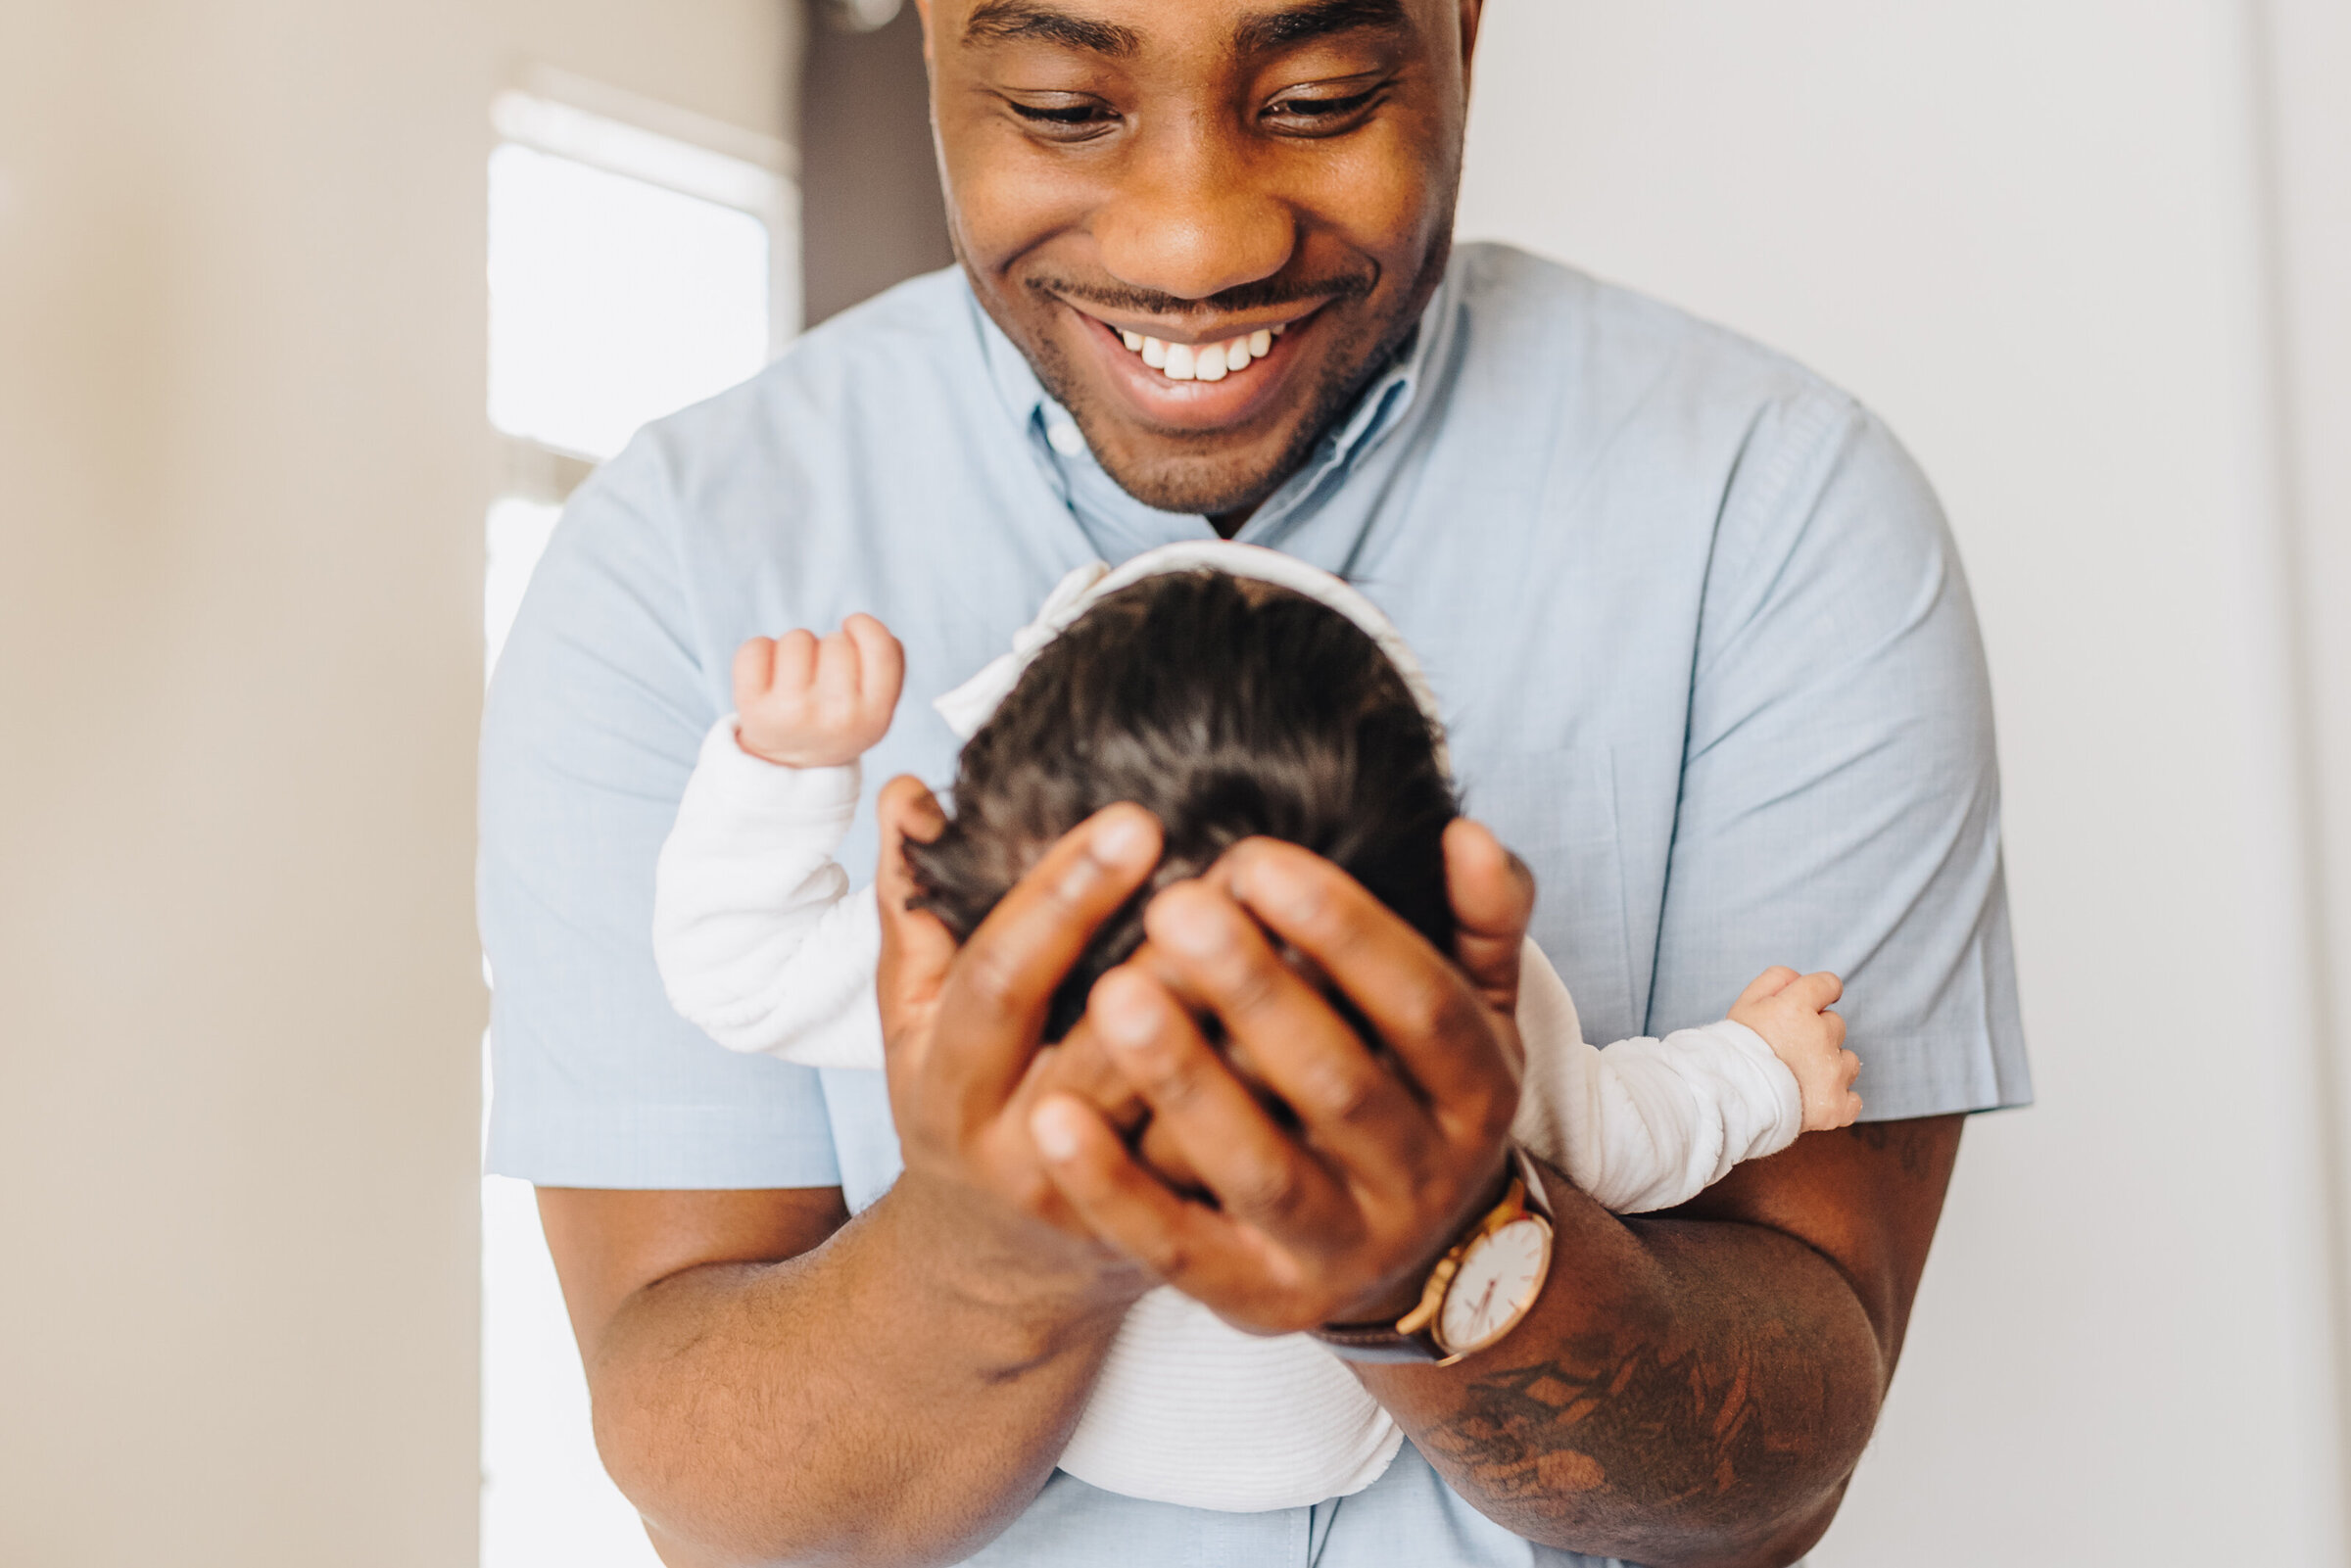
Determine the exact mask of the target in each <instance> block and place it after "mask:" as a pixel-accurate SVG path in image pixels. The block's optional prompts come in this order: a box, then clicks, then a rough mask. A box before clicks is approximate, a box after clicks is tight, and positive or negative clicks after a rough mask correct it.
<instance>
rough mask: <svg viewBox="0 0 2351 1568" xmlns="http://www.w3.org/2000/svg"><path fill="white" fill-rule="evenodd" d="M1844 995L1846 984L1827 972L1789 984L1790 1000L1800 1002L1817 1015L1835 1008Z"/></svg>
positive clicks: (1810, 975)
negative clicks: (1824, 1010) (1829, 1008)
mask: <svg viewBox="0 0 2351 1568" xmlns="http://www.w3.org/2000/svg"><path fill="white" fill-rule="evenodd" d="M1844 994H1845V982H1844V981H1843V980H1841V979H1839V978H1838V977H1837V976H1836V975H1834V974H1830V973H1829V972H1828V971H1826V970H1821V971H1818V972H1817V973H1815V974H1805V975H1800V976H1799V977H1798V978H1796V979H1794V980H1791V981H1789V983H1788V998H1789V1000H1790V1001H1793V1002H1800V1003H1802V1004H1803V1005H1804V1006H1805V1007H1806V1008H1808V1009H1810V1010H1811V1011H1812V1012H1815V1013H1818V1012H1820V1011H1822V1010H1823V1009H1825V1008H1828V1007H1831V1006H1834V1005H1835V1004H1836V1001H1837V999H1838V998H1839V997H1841V996H1843V995H1844Z"/></svg>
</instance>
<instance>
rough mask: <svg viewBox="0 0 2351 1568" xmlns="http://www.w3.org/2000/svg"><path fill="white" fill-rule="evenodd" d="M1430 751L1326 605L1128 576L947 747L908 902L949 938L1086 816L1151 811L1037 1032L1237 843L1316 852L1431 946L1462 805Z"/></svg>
mask: <svg viewBox="0 0 2351 1568" xmlns="http://www.w3.org/2000/svg"><path fill="white" fill-rule="evenodd" d="M1439 758H1440V751H1439V747H1438V741H1437V735H1436V732H1435V730H1434V728H1433V727H1432V726H1431V724H1430V722H1429V720H1428V718H1427V717H1426V716H1425V715H1424V714H1423V713H1422V712H1421V711H1420V708H1419V705H1418V704H1417V703H1416V702H1415V700H1414V698H1413V693H1412V691H1411V689H1409V688H1408V687H1407V686H1406V685H1405V682H1404V678H1403V676H1402V675H1401V674H1400V673H1399V672H1398V671H1397V668H1396V666H1395V665H1394V664H1393V663H1392V662H1390V660H1389V658H1388V656H1387V654H1386V653H1384V652H1382V651H1381V649H1380V647H1379V644H1378V643H1376V642H1374V641H1372V640H1371V638H1370V636H1369V635H1368V634H1367V633H1366V632H1365V631H1364V630H1363V629H1362V628H1360V627H1358V626H1357V625H1356V624H1355V623H1354V622H1353V621H1351V620H1349V619H1348V618H1347V617H1346V616H1344V615H1342V614H1340V613H1339V612H1338V611H1337V610H1334V609H1332V608H1330V607H1329V606H1328V605H1325V604H1322V603H1319V602H1318V601H1316V600H1314V599H1311V598H1308V597H1306V596H1305V595H1303V594H1295V593H1292V592H1291V591H1289V590H1288V589H1284V588H1278V587H1275V586H1274V585H1272V584H1270V583H1265V582H1260V581H1258V580H1256V579H1253V578H1239V577H1233V576H1229V575H1227V574H1224V573H1222V572H1211V571H1193V572H1175V573H1169V574H1165V575H1162V576H1157V577H1148V578H1145V579H1143V580H1142V581H1141V582H1139V583H1136V584H1133V585H1132V586H1130V587H1128V588H1125V589H1122V590H1120V591H1119V592H1117V593H1115V594H1110V595H1108V596H1107V597H1105V598H1103V599H1102V600H1101V601H1100V602H1099V603H1097V604H1095V605H1094V606H1093V607H1092V608H1090V609H1088V610H1087V611H1086V612H1085V614H1084V615H1083V616H1081V617H1080V619H1079V620H1078V621H1077V622H1076V623H1075V624H1073V625H1072V626H1071V627H1070V628H1069V630H1068V631H1066V632H1064V633H1063V634H1062V635H1061V636H1060V637H1058V638H1056V639H1055V640H1054V641H1052V642H1050V643H1048V644H1047V645H1046V646H1045V648H1044V649H1043V650H1042V651H1041V652H1040V653H1038V655H1037V656H1036V658H1035V660H1034V662H1032V664H1031V665H1030V666H1029V668H1028V669H1027V670H1026V671H1024V672H1023V673H1022V675H1021V679H1020V683H1019V685H1017V686H1016V687H1015V688H1014V689H1013V690H1012V693H1011V694H1010V695H1009V696H1007V697H1006V698H1005V699H1004V703H1003V706H1001V707H999V708H998V709H997V710H996V712H995V714H994V716H993V717H991V718H990V719H989V720H988V721H987V723H986V724H985V725H984V726H982V727H981V729H980V731H979V733H978V734H976V735H974V736H972V738H971V741H970V743H969V744H967V745H966V746H965V747H964V748H963V756H962V759H961V761H960V763H959V764H958V767H957V772H956V776H955V792H954V816H953V818H952V820H951V821H950V822H949V823H948V825H947V828H946V831H945V832H942V833H941V834H940V835H939V836H938V838H937V839H936V841H934V842H932V843H930V844H909V845H908V846H907V858H908V860H909V862H910V863H911V865H912V869H913V872H914V878H915V882H916V885H917V886H918V887H919V888H920V889H921V891H920V894H919V896H918V898H917V899H916V903H917V904H918V905H919V906H921V907H923V908H927V909H929V910H931V911H932V912H933V913H935V914H936V915H937V916H938V918H939V919H940V920H941V921H943V922H944V923H945V924H946V926H947V927H948V928H949V929H951V930H953V931H954V933H955V934H956V936H957V937H958V938H962V937H967V936H969V935H970V934H971V933H972V931H973V930H974V928H976V927H978V926H979V924H980V922H981V921H982V920H983V919H984V918H985V917H986V915H987V912H988V911H989V910H991V909H993V908H994V907H995V905H996V901H997V900H998V899H1000V898H1002V897H1003V896H1004V894H1005V893H1006V892H1007V891H1009V890H1010V889H1011V887H1012V884H1013V883H1014V882H1015V881H1017V880H1019V879H1020V878H1021V876H1022V874H1023V873H1025V872H1027V871H1028V870H1029V868H1030V867H1031V866H1032V865H1034V864H1035V862H1036V860H1037V858H1038V857H1039V856H1040V855H1042V854H1043V853H1044V851H1045V850H1046V849H1047V848H1048V847H1049V846H1050V845H1051V844H1052V843H1053V841H1054V840H1055V839H1057V838H1059V837H1060V836H1061V835H1062V834H1064V833H1066V832H1069V831H1070V830H1071V829H1072V828H1075V827H1076V826H1078V824H1080V822H1083V821H1084V820H1085V819H1086V818H1088V817H1090V816H1092V815H1093V814H1094V813H1095V812H1097V811H1099V810H1101V809H1102V808H1103V807H1105V806H1108V805H1112V804H1114V803H1116V802H1119V801H1123V800H1129V801H1133V802H1135V803H1136V804H1138V805H1140V806H1142V807H1143V808H1144V809H1145V810H1147V811H1149V812H1150V813H1151V814H1152V815H1153V816H1155V817H1157V818H1158V819H1159V821H1160V826H1161V829H1162V832H1163V833H1164V835H1165V848H1164V850H1163V853H1162V856H1161V860H1160V865H1159V870H1158V871H1157V873H1155V874H1154V876H1153V878H1152V879H1151V881H1150V882H1149V883H1148V884H1147V885H1146V886H1145V887H1144V888H1143V890H1142V892H1141V893H1139V894H1138V895H1137V896H1136V897H1135V898H1134V899H1133V900H1132V901H1130V902H1129V903H1128V905H1127V907H1126V908H1124V909H1122V910H1120V911H1119V913H1118V914H1117V915H1115V916H1114V917H1112V919H1111V920H1110V921H1109V922H1108V923H1107V924H1105V925H1104V927H1102V929H1101V930H1100V932H1098V933H1097V934H1096V936H1095V938H1094V941H1093V943H1092V944H1091V946H1089V947H1088V948H1087V950H1086V952H1085V955H1084V956H1083V957H1082V958H1081V959H1080V960H1079V963H1078V965H1077V967H1076V968H1075V969H1073V970H1072V971H1071V972H1070V974H1069V977H1068V978H1067V979H1066V980H1065V981H1064V982H1063V983H1062V986H1061V988H1060V990H1059V991H1057V992H1056V993H1055V995H1054V999H1053V1008H1052V1012H1051V1014H1050V1017H1049V1018H1048V1021H1047V1023H1046V1028H1045V1037H1046V1038H1047V1039H1059V1038H1060V1037H1061V1036H1062V1035H1063V1034H1064V1033H1066V1032H1068V1030H1069V1028H1070V1026H1071V1025H1072V1024H1074V1023H1075V1022H1077V1021H1078V1018H1079V1016H1080V1014H1082V1013H1083V1012H1084V1010H1085V998H1086V993H1087V992H1088V991H1090V990H1091V989H1092V988H1093V983H1094V981H1095V979H1097V978H1098V977H1099V976H1100V975H1101V974H1102V973H1103V972H1104V971H1105V970H1108V969H1110V968H1111V967H1112V966H1113V965H1116V964H1118V963H1120V962H1122V961H1123V960H1125V959H1126V958H1127V956H1128V954H1130V953H1132V952H1133V951H1134V949H1135V947H1136V946H1137V945H1139V944H1140V942H1141V941H1142V935H1143V927H1142V910H1143V905H1144V903H1145V902H1147V901H1148V899H1149V897H1150V895H1151V894H1152V893H1153V892H1156V891H1157V890H1158V889H1159V888H1161V887H1164V886H1166V885H1167V884H1168V883H1170V882H1172V881H1176V880H1178V879H1182V878H1186V877H1194V876H1198V875H1199V874H1200V873H1201V872H1203V871H1206V870H1207V869H1208V867H1209V866H1210V864H1211V863H1212V862H1214V861H1215V860H1216V858H1217V857H1218V856H1219V855H1220V854H1222V853H1223V851H1224V849H1225V848H1226V846H1228V845H1230V844H1232V843H1235V842H1237V841H1238V840H1240V839H1243V838H1248V837H1252V836H1259V835H1263V836H1266V837H1271V838H1281V839H1286V840H1288V841H1289V842H1291V843H1295V844H1301V845H1303V846H1305V847H1306V848H1308V849H1311V850H1313V851H1315V852H1316V853H1317V854H1319V855H1320V856H1322V857H1323V858H1324V859H1326V860H1329V861H1331V862H1333V863H1335V864H1336V865H1338V866H1339V867H1340V868H1341V869H1343V870H1344V871H1346V872H1347V873H1348V874H1349V875H1350V876H1352V877H1354V878H1355V879H1356V880H1358V881H1359V882H1361V883H1363V884H1364V886H1365V887H1366V888H1367V889H1368V890H1369V891H1370V892H1371V894H1372V895H1373V896H1374V897H1376V898H1378V899H1379V900H1380V901H1381V902H1383V903H1385V904H1386V905H1387V906H1388V907H1389V908H1390V909H1393V910H1394V911H1396V913H1397V914H1399V915H1401V916H1402V917H1403V918H1404V919H1405V920H1406V921H1408V922H1409V923H1411V925H1412V926H1413V927H1415V928H1416V929H1417V930H1419V931H1420V933H1421V934H1422V935H1424V936H1426V937H1427V938H1428V939H1429V940H1430V941H1431V942H1433V943H1435V944H1436V945H1437V946H1438V947H1439V948H1440V949H1444V950H1450V949H1451V946H1452V942H1453V911H1452V907H1451V905H1450V904H1449V903H1448V902H1447V899H1446V891H1445V851H1444V832H1445V827H1446V825H1447V824H1448V823H1450V822H1452V821H1453V819H1454V818H1455V817H1456V816H1458V815H1460V806H1459V803H1458V801H1457V799H1456V796H1455V794H1454V790H1453V784H1452V781H1451V780H1450V779H1449V778H1448V777H1447V776H1446V773H1445V769H1444V767H1443V765H1442V763H1441V762H1440V760H1439Z"/></svg>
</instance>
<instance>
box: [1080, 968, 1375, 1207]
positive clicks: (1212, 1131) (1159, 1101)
mask: <svg viewBox="0 0 2351 1568" xmlns="http://www.w3.org/2000/svg"><path fill="white" fill-rule="evenodd" d="M1086 1017H1087V1018H1088V1019H1090V1020H1091V1021H1092V1022H1093V1025H1094V1029H1095V1032H1096V1033H1098V1034H1099V1035H1100V1036H1101V1037H1102V1039H1103V1041H1104V1043H1105V1044H1106V1045H1107V1046H1108V1047H1109V1049H1110V1053H1111V1056H1112V1058H1113V1059H1114V1060H1115V1061H1116V1062H1117V1063H1118V1065H1119V1068H1120V1069H1121V1070H1122V1071H1124V1072H1125V1073H1126V1074H1127V1079H1128V1082H1129V1083H1131V1084H1133V1085H1134V1089H1135V1092H1136V1093H1138V1094H1140V1095H1141V1096H1142V1097H1143V1100H1144V1101H1145V1103H1147V1104H1148V1105H1149V1106H1150V1108H1151V1119H1152V1123H1153V1125H1154V1126H1156V1127H1158V1128H1160V1129H1161V1130H1162V1131H1164V1132H1165V1133H1166V1135H1167V1136H1168V1137H1169V1138H1171V1139H1172V1140H1173V1141H1174V1142H1175V1145H1176V1149H1177V1150H1179V1151H1180V1152H1181V1153H1182V1155H1183V1157H1184V1160H1185V1162H1186V1163H1187V1164H1189V1165H1190V1166H1191V1168H1192V1171H1193V1173H1194V1174H1195V1175H1197V1176H1198V1177H1199V1179H1200V1181H1201V1182H1202V1183H1203V1184H1204V1185H1205V1186H1207V1188H1208V1189H1209V1190H1210V1191H1211V1192H1213V1193H1215V1194H1216V1195H1217V1198H1218V1200H1219V1201H1220V1202H1221V1203H1222V1204H1223V1207H1224V1212H1226V1213H1227V1214H1230V1215H1231V1216H1232V1217H1233V1218H1235V1219H1237V1220H1240V1221H1241V1222H1242V1223H1244V1224H1248V1225H1254V1226H1255V1227H1257V1228H1258V1229H1259V1230H1262V1231H1264V1232H1265V1233H1266V1234H1268V1235H1270V1236H1271V1237H1272V1238H1273V1239H1274V1240H1275V1241H1277V1242H1280V1243H1281V1244H1283V1245H1284V1246H1285V1247H1288V1248H1290V1249H1291V1250H1293V1251H1301V1252H1303V1251H1313V1250H1316V1249H1318V1248H1319V1247H1323V1246H1328V1245H1333V1244H1337V1243H1341V1242H1343V1241H1344V1240H1345V1239H1346V1238H1347V1236H1348V1235H1349V1233H1350V1231H1351V1229H1352V1227H1351V1226H1350V1225H1349V1224H1348V1223H1347V1218H1348V1216H1349V1215H1350V1214H1351V1213H1352V1212H1353V1205H1352V1202H1351V1201H1350V1199H1349V1197H1348V1195H1347V1192H1346V1190H1345V1188H1343V1187H1342V1186H1341V1185H1340V1184H1339V1182H1338V1181H1337V1180H1336V1179H1334V1178H1333V1177H1332V1175H1331V1173H1330V1171H1329V1170H1328V1169H1326V1168H1325V1167H1324V1166H1323V1164H1322V1163H1321V1162H1320V1161H1319V1160H1318V1159H1316V1158H1315V1156H1314V1155H1313V1154H1311V1153H1309V1152H1308V1151H1307V1150H1306V1149H1305V1148H1303V1147H1301V1146H1300V1145H1299V1144H1298V1143H1297V1142H1296V1141H1295V1140H1294V1139H1292V1138H1291V1137H1290V1136H1289V1135H1288V1134H1286V1133H1285V1132H1283V1131H1282V1129H1281V1128H1280V1127H1279V1126H1277V1125H1275V1124H1274V1121H1273V1118H1272V1117H1271V1116H1269V1115H1267V1113H1266V1108H1265V1107H1264V1106H1263V1105H1261V1104H1259V1103H1258V1099H1257V1096H1255V1095H1253V1094H1251V1093H1250V1092H1249V1089H1248V1087H1247V1086H1246V1085H1245V1084H1243V1083H1242V1082H1241V1080H1240V1079H1239V1078H1238V1077H1237V1076H1235V1075H1234V1073H1233V1071H1232V1069H1231V1068H1230V1067H1229V1066H1227V1065H1226V1064H1225V1062H1224V1060H1223V1056H1222V1055H1220V1054H1219V1053H1218V1051H1217V1049H1216V1048H1215V1047H1214V1046H1212V1045H1210V1044H1209V1043H1208V1040H1207V1038H1206V1037H1205V1036H1204V1035H1202V1034H1201V1032H1200V1028H1199V1025H1198V1024H1196V1023H1194V1022H1192V1019H1191V1016H1190V1015H1189V1014H1188V1013H1186V1012H1185V1011H1184V1010H1183V1008H1182V1007H1181V1006H1179V1005H1178V1004H1177V1003H1176V999H1175V997H1173V996H1171V995H1170V994H1169V993H1168V991H1167V989H1166V988H1165V987H1164V986H1162V985H1160V984H1159V982H1158V981H1156V980H1154V979H1152V978H1151V977H1150V976H1149V975H1147V974H1143V973H1142V972H1141V971H1140V970H1137V969H1133V968H1131V967H1128V966H1122V967H1120V968H1118V969H1115V970H1113V971H1111V972H1110V973H1109V974H1105V975H1103V976H1102V979H1101V981H1100V983H1099V984H1097V985H1096V986H1095V987H1094V994H1093V997H1092V999H1091V1001H1090V1003H1089V1005H1088V1006H1087V1009H1086ZM1357 1049H1358V1050H1359V1051H1360V1050H1361V1047H1360V1046H1359V1047H1357ZM1390 1081H1391V1082H1392V1081H1393V1080H1392V1079H1391V1080H1390ZM1398 1092H1399V1093H1401V1092H1402V1091H1401V1090H1399V1091H1398Z"/></svg>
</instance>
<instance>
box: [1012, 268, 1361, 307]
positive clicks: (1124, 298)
mask: <svg viewBox="0 0 2351 1568" xmlns="http://www.w3.org/2000/svg"><path fill="white" fill-rule="evenodd" d="M1028 281H1029V288H1030V290H1031V292H1032V293H1035V294H1040V295H1046V296H1049V297H1054V298H1059V299H1063V300H1071V301H1076V302H1079V303H1081V304H1085V305H1092V306H1099V307H1101V308H1102V309H1105V310H1122V311H1126V312H1128V313H1129V314H1133V315H1164V316H1176V317H1181V316H1186V315H1210V314H1226V313H1229V314H1235V315H1239V314H1245V313H1247V312H1249V311H1252V310H1271V309H1278V308H1279V307H1281V306H1285V305H1301V304H1306V303H1310V302H1311V303H1314V304H1318V305H1319V304H1320V303H1322V302H1324V301H1334V302H1335V301H1338V300H1353V299H1361V298H1363V297H1364V296H1365V295H1367V294H1369V293H1370V292H1371V289H1372V286H1373V285H1374V284H1375V283H1376V282H1377V281H1378V277H1377V274H1376V273H1373V272H1371V271H1368V270H1366V271H1363V272H1353V273H1340V274H1335V275H1333V276H1329V277H1321V278H1281V277H1271V278H1261V279H1260V280H1258V281H1257V282H1255V283H1240V284H1235V285H1234V286H1233V287H1231V288H1229V289H1223V290H1221V291H1220V292H1218V293H1215V294H1212V295H1210V296H1208V297H1207V298H1206V299H1203V300H1187V299H1185V298H1184V297H1183V296H1181V295H1179V294H1162V293H1160V292H1159V291H1158V290H1156V289H1138V288H1134V287H1131V286H1129V285H1128V284H1124V283H1080V282H1079V281H1078V280H1076V279H1075V278H1061V277H1049V276H1048V277H1032V278H1031V279H1029V280H1028Z"/></svg>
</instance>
